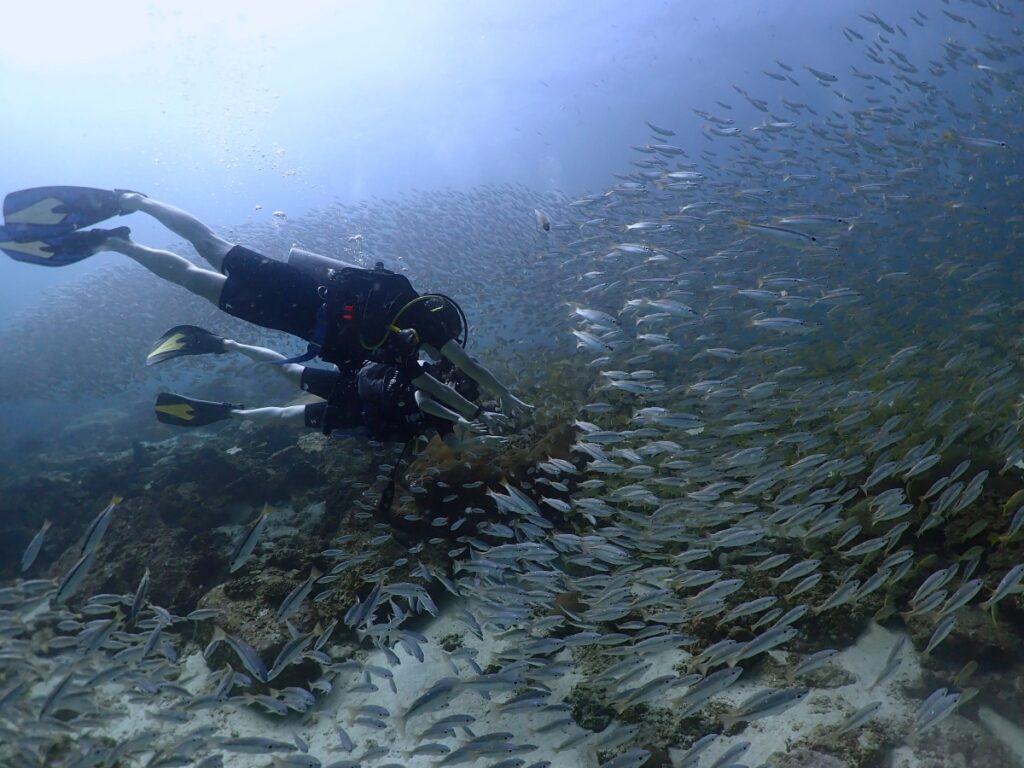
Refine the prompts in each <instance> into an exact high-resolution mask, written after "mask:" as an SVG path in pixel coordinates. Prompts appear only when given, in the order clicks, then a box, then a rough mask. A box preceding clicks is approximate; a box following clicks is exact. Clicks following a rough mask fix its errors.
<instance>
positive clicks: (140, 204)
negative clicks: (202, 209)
mask: <svg viewBox="0 0 1024 768" xmlns="http://www.w3.org/2000/svg"><path fill="white" fill-rule="evenodd" d="M119 202H120V204H121V210H122V211H123V212H124V213H129V212H131V211H142V212H143V213H148V214H149V215H150V216H152V217H153V218H154V219H156V220H157V221H159V222H160V223H161V224H163V225H164V226H165V227H167V228H168V229H169V230H171V232H173V233H174V234H176V235H177V236H178V237H183V238H185V239H186V240H188V241H189V242H190V243H192V247H194V248H195V249H196V252H198V253H199V255H200V256H202V257H203V258H204V259H206V261H208V262H210V264H211V265H212V266H213V268H214V269H217V270H218V271H219V270H221V268H222V265H223V263H224V257H225V256H226V255H227V253H228V251H230V250H231V249H232V248H234V244H233V243H229V242H228V241H227V240H225V239H224V238H222V237H220V236H219V235H217V234H215V233H214V231H213V230H212V229H210V228H209V227H208V226H206V225H205V224H203V222H201V221H200V220H199V219H197V218H196V217H195V216H193V215H192V214H191V213H187V212H186V211H183V210H181V209H180V208H175V207H174V206H173V205H168V204H167V203H161V202H160V201H159V200H153V199H152V198H149V197H146V196H145V195H140V194H139V193H138V192H125V193H124V194H122V195H121V199H120V201H119Z"/></svg>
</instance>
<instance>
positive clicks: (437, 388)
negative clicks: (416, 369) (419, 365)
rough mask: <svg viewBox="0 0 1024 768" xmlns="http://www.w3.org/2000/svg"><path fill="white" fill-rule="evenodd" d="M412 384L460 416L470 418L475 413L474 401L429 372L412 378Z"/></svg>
mask: <svg viewBox="0 0 1024 768" xmlns="http://www.w3.org/2000/svg"><path fill="white" fill-rule="evenodd" d="M412 385H413V386H414V387H416V389H418V390H422V391H423V392H426V393H427V394H428V395H430V396H431V397H432V398H434V399H435V400H439V401H440V402H441V403H443V404H444V405H446V406H448V407H449V408H451V409H452V410H453V411H456V412H457V413H458V414H460V415H461V416H465V417H466V418H467V419H472V418H473V416H474V415H475V414H476V411H477V407H476V404H475V403H473V402H471V401H469V400H467V399H466V398H464V397H463V396H462V395H460V394H459V393H458V392H457V391H456V390H455V389H453V388H452V387H449V386H448V385H447V384H445V383H444V382H443V381H438V380H437V379H435V378H434V377H433V376H431V375H430V374H429V373H421V374H420V375H419V376H417V377H416V378H415V379H413V380H412Z"/></svg>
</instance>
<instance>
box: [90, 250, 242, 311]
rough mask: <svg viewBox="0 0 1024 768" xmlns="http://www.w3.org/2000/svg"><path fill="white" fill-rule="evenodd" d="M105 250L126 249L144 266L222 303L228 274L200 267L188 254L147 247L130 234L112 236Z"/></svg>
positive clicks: (185, 287)
mask: <svg viewBox="0 0 1024 768" xmlns="http://www.w3.org/2000/svg"><path fill="white" fill-rule="evenodd" d="M104 250H108V251H114V252H115V253H123V254H124V255H125V256H128V257H129V258H131V259H134V260H135V261H137V262H138V263H139V264H141V265H142V266H144V267H145V268H146V269H148V270H149V271H150V272H152V273H153V274H154V275H156V276H157V277H160V278H163V279H164V280H167V281H169V282H172V283H174V284H175V285H180V286H181V287H182V288H184V289H186V290H188V291H191V292H192V293H194V294H195V295H196V296H201V297H202V298H204V299H206V300H207V301H209V302H211V303H213V304H214V305H215V306H218V307H219V306H220V292H221V289H222V288H223V287H224V283H225V282H227V277H225V276H224V275H222V274H221V273H220V272H214V271H213V270H212V269H203V268H202V267H197V266H196V265H195V264H193V263H192V262H191V261H189V260H188V259H186V258H185V257H184V256H179V255H178V254H176V253H171V252H170V251H161V250H158V249H156V248H147V247H146V246H144V245H139V244H138V243H135V242H133V241H131V240H129V239H127V238H121V237H110V238H107V241H106V242H105V243H104Z"/></svg>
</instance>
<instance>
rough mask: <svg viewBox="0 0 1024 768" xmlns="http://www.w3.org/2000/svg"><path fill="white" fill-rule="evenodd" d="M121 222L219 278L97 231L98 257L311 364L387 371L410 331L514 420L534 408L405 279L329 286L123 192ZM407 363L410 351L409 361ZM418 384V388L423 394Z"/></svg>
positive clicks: (340, 279)
mask: <svg viewBox="0 0 1024 768" xmlns="http://www.w3.org/2000/svg"><path fill="white" fill-rule="evenodd" d="M117 203H118V205H119V207H120V211H119V212H120V213H122V214H127V213H131V212H135V211H141V212H143V213H147V214H149V215H150V216H152V217H153V218H155V219H156V220H157V221H159V222H160V223H161V224H163V225H164V226H166V227H167V228H168V229H170V230H171V231H172V232H174V233H175V234H177V235H179V236H180V237H183V238H184V239H186V240H188V241H189V242H190V243H191V244H192V245H193V246H194V247H195V249H196V251H197V252H198V253H199V255H200V256H201V257H202V258H204V259H205V260H206V261H208V262H209V263H210V264H211V265H212V266H213V267H214V269H215V270H217V271H213V270H209V269H203V268H201V267H198V266H196V265H195V264H193V263H192V262H190V261H189V260H188V259H185V258H183V257H181V256H178V255H177V254H175V253H171V252H170V251H164V250H158V249H155V248H148V247H146V246H143V245H139V244H138V243H135V242H134V241H132V240H131V239H129V236H128V230H127V228H121V229H120V230H111V231H110V232H108V233H106V236H105V237H104V236H103V233H102V231H98V232H99V233H100V234H99V235H97V238H98V240H97V242H96V243H95V244H94V245H92V246H91V249H90V252H91V253H98V252H100V251H114V252H117V253H122V254H124V255H126V256H129V257H130V258H132V259H134V260H135V261H137V262H138V263H139V264H141V265H142V266H143V267H145V268H146V269H148V270H149V271H150V272H153V273H154V274H155V275H157V276H158V277H161V278H163V279H165V280H169V281H170V282H172V283H176V284H177V285H180V286H182V287H184V288H186V289H187V290H189V291H191V292H192V293H194V294H196V295H198V296H201V297H203V298H205V299H207V300H208V301H210V302H212V303H213V304H215V305H217V306H218V307H219V308H220V309H223V310H224V311H225V312H228V313H230V314H232V315H234V316H235V317H238V318H241V319H243V320H246V321H248V322H251V323H255V324H256V325H260V326H262V327H264V328H273V329H276V330H279V331H284V332H285V333H290V334H292V335H294V336H298V337H300V338H302V339H305V340H306V341H307V342H309V345H310V346H309V350H308V352H307V354H306V355H303V356H302V357H300V358H295V362H301V361H304V360H308V359H312V358H313V357H319V358H320V359H322V360H325V361H326V362H329V363H333V364H335V365H337V366H338V367H339V369H341V370H343V371H344V370H358V369H360V368H361V367H362V365H363V364H364V363H365V362H366V361H377V362H388V361H389V358H390V359H393V358H394V357H395V355H396V353H395V351H394V350H393V349H392V347H393V346H394V344H395V340H396V338H397V337H398V335H399V333H398V332H400V331H403V330H405V331H410V332H411V333H412V339H413V341H414V343H415V347H416V351H418V350H420V349H422V350H423V351H424V352H426V354H427V355H428V356H430V357H431V358H433V359H435V360H441V359H444V360H448V361H450V362H451V363H452V364H453V365H454V366H455V367H456V368H458V369H459V370H461V371H462V372H464V373H465V374H466V375H468V376H469V377H470V378H472V379H473V380H474V381H476V382H477V383H478V384H479V385H480V386H481V387H482V388H483V389H484V390H485V391H487V392H489V393H491V394H493V395H494V396H495V397H497V398H498V401H499V403H500V408H501V410H502V411H503V412H504V413H506V414H509V415H513V414H516V413H521V412H523V411H527V410H530V409H532V407H533V406H531V405H529V404H528V403H525V402H523V401H522V400H520V399H518V398H517V397H515V396H514V395H513V394H512V393H511V392H510V391H509V389H508V387H506V386H505V385H504V384H502V383H501V382H500V381H498V379H497V378H496V377H495V376H494V374H493V373H491V372H490V371H489V370H488V369H487V368H486V367H485V366H484V365H483V364H481V363H480V362H479V361H477V360H476V359H475V358H474V357H472V356H471V355H469V354H468V353H467V352H466V350H465V349H464V348H463V346H462V344H460V337H463V338H464V334H465V331H466V323H465V320H464V317H463V316H462V312H461V310H460V309H458V305H456V304H455V303H454V302H453V301H452V300H451V299H448V298H447V297H444V296H441V295H440V294H424V295H420V294H419V293H417V292H416V291H415V290H414V289H413V287H412V285H411V284H410V283H409V281H408V279H406V278H405V277H404V276H403V275H398V274H396V273H393V272H389V271H387V270H384V269H382V268H380V267H378V269H376V270H366V269H359V268H342V269H340V270H338V271H337V272H335V273H332V274H330V275H328V276H326V278H324V279H321V278H320V277H318V276H315V275H312V274H309V273H307V272H305V271H303V270H300V269H298V268H296V267H293V266H291V265H289V264H287V263H285V262H282V261H277V260H274V259H269V258H267V257H265V256H263V255H261V254H259V253H256V252H255V251H251V250H249V249H248V248H244V247H243V246H240V245H234V244H233V243H230V242H228V241H227V240H224V239H223V238H221V237H219V236H218V235H216V234H215V233H214V232H213V231H212V230H211V229H210V228H209V227H207V226H206V225H205V224H203V223H202V222H200V221H199V220H198V219H196V218H195V217H193V216H192V215H191V214H188V213H186V212H185V211H182V210H180V209H178V208H175V207H173V206H170V205H167V204H166V203H161V202H158V201H156V200H153V199H151V198H149V197H146V196H145V195H142V194H139V193H137V192H123V193H121V194H120V197H119V198H118V200H117ZM403 353H404V351H403ZM423 383H424V382H422V381H420V377H416V379H415V380H414V381H413V384H414V386H416V387H417V388H420V389H422V388H423V387H422V384H423Z"/></svg>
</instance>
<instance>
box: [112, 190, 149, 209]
mask: <svg viewBox="0 0 1024 768" xmlns="http://www.w3.org/2000/svg"><path fill="white" fill-rule="evenodd" d="M146 199H147V198H146V196H145V195H144V194H142V193H141V192H122V193H121V197H120V198H118V201H117V202H118V205H119V206H120V208H121V213H123V214H124V213H133V212H135V211H139V210H142V207H143V206H144V205H145V201H146Z"/></svg>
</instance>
